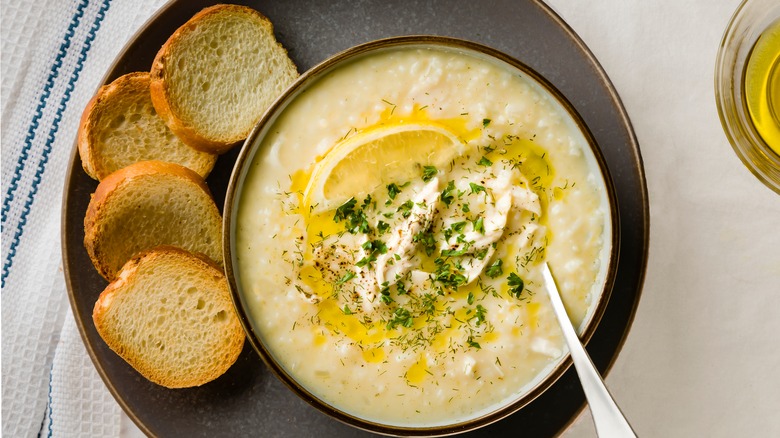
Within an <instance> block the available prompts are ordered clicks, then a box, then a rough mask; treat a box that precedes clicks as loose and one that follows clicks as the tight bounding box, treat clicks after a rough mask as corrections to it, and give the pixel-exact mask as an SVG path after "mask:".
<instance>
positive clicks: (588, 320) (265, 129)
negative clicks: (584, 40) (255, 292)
mask: <svg viewBox="0 0 780 438" xmlns="http://www.w3.org/2000/svg"><path fill="white" fill-rule="evenodd" d="M400 47H412V48H431V49H437V48H438V49H448V50H452V49H454V50H457V51H458V52H462V53H465V54H467V55H470V56H475V57H477V58H481V59H488V60H489V61H491V63H493V64H494V65H496V66H498V68H501V69H505V70H507V71H510V72H513V73H520V74H522V75H524V76H525V77H526V78H529V79H530V80H531V81H532V82H536V83H537V84H538V85H539V86H540V88H541V90H543V92H546V93H547V94H548V95H549V96H550V97H551V98H552V99H553V100H554V101H556V102H557V103H558V104H560V107H561V108H562V109H563V111H565V112H566V113H568V116H569V117H570V118H571V120H572V121H573V122H574V124H575V126H576V127H578V128H579V131H580V132H581V134H582V136H583V137H584V139H585V141H586V142H587V144H588V145H589V146H590V148H589V151H585V156H586V161H588V162H589V163H588V165H589V167H590V170H591V171H592V172H593V173H594V174H598V175H600V176H601V178H602V181H601V183H602V184H601V187H599V189H601V188H602V187H603V190H604V191H605V193H603V196H604V198H605V199H606V204H608V209H609V212H608V213H609V217H608V218H606V221H605V222H606V224H607V228H609V229H606V230H605V232H604V237H605V239H604V241H605V242H604V244H605V245H607V246H608V251H605V252H604V253H603V254H604V257H603V258H604V260H601V261H600V262H601V266H603V268H602V269H603V271H602V274H601V275H600V276H599V279H600V280H601V284H599V285H597V287H596V289H600V291H599V292H600V293H598V294H597V295H595V296H594V298H593V300H592V302H591V304H590V310H589V312H588V314H587V315H586V317H585V321H584V322H583V323H582V325H581V327H580V331H581V338H582V340H583V342H587V341H588V340H589V339H590V338H591V336H592V335H593V333H594V332H595V330H596V329H597V327H598V325H599V322H600V321H601V317H602V315H603V314H604V310H605V309H606V307H607V304H608V301H609V296H610V293H611V290H612V287H613V284H614V280H615V273H616V268H617V255H618V248H619V239H620V230H619V225H618V224H619V221H618V208H617V202H616V197H615V190H614V187H613V184H612V179H611V178H610V175H609V171H608V169H607V166H606V164H605V162H604V159H603V157H602V155H601V152H600V150H599V148H598V147H597V145H596V143H595V140H594V139H593V136H592V135H591V133H590V130H589V129H588V127H587V126H586V125H585V123H584V122H583V121H582V118H581V117H580V116H579V115H578V114H577V112H576V111H575V110H574V107H573V106H572V105H571V104H570V103H569V102H568V100H567V99H566V98H565V97H564V96H563V95H562V94H561V93H560V92H559V91H558V90H557V89H556V88H555V87H554V86H553V85H552V84H550V83H549V82H548V81H547V80H546V79H544V78H543V77H542V76H541V75H539V74H538V73H536V72H535V71H533V70H532V69H531V68H530V67H528V66H527V65H525V64H523V63H522V62H520V61H518V60H516V59H513V58H512V57H510V56H508V55H506V54H504V53H502V52H500V51H497V50H495V49H492V48H489V47H487V46H483V45H480V44H476V43H473V42H469V41H465V40H459V39H453V38H446V37H436V36H406V37H395V38H388V39H382V40H378V41H373V42H369V43H365V44H362V45H359V46H356V47H353V48H351V49H348V50H346V51H343V52H341V53H338V54H336V55H334V56H333V57H331V58H329V59H327V60H325V61H323V62H322V63H320V64H319V65H317V66H315V67H314V68H312V69H310V70H309V71H307V72H306V73H305V74H304V75H302V76H301V77H300V78H299V80H298V81H296V82H295V83H294V84H293V85H292V86H291V87H290V88H289V89H288V90H287V91H286V92H285V93H284V94H283V95H282V96H280V97H279V99H278V100H276V102H275V103H274V104H273V105H272V106H271V107H270V108H269V109H268V111H267V112H266V113H265V115H264V116H263V117H262V118H261V120H260V121H259V122H258V124H257V126H256V127H255V128H254V130H253V131H252V133H251V134H250V135H249V138H247V140H246V142H245V143H244V146H243V149H242V151H241V153H240V155H239V157H238V160H237V162H236V166H235V168H234V170H233V174H232V176H231V180H230V184H229V186H228V190H227V197H226V201H225V208H224V215H225V218H224V229H223V236H224V240H223V249H224V254H225V264H226V273H227V276H228V279H229V282H230V287H231V290H232V294H233V300H234V302H235V304H236V307H237V310H238V314H239V316H240V319H241V321H242V324H243V325H244V328H245V330H246V332H247V335H248V339H249V341H250V343H251V344H252V346H253V347H254V348H255V349H256V350H257V352H258V353H259V355H260V357H261V358H262V359H263V361H264V362H265V363H266V364H267V365H268V366H269V367H270V368H271V369H272V370H273V371H274V373H275V374H276V375H277V377H278V378H279V379H281V381H282V382H284V383H285V384H286V385H287V386H288V387H289V388H290V389H291V390H292V391H293V392H294V393H296V394H297V395H298V396H300V397H301V398H302V399H304V400H305V401H307V402H308V403H309V404H311V405H312V406H314V407H315V408H317V409H319V410H320V411H322V412H324V413H326V414H327V415H330V416H331V417H333V418H336V419H338V420H340V421H342V422H344V423H347V424H349V425H352V426H355V427H357V428H360V429H364V430H368V431H372V432H376V433H382V434H388V435H415V436H419V435H425V436H436V435H448V434H453V433H459V432H464V431H468V430H472V429H476V428H479V427H482V426H485V425H487V424H490V423H493V422H495V421H498V420H500V419H502V418H504V417H506V416H508V415H510V414H512V413H514V412H516V411H518V410H520V409H522V408H523V407H524V406H526V405H527V404H528V403H530V402H531V401H532V400H534V399H535V398H537V397H538V396H539V395H540V394H542V393H543V392H544V391H545V390H547V389H548V388H550V387H551V386H552V385H553V383H555V381H556V380H558V379H559V378H560V377H561V375H563V373H564V372H565V371H566V370H567V368H569V366H570V365H571V360H570V359H569V358H568V356H564V357H562V358H561V359H560V360H558V362H557V364H555V365H554V366H553V367H547V368H546V369H545V370H543V371H542V372H541V374H540V376H537V378H536V379H535V380H534V381H533V382H532V383H531V384H530V385H527V386H526V387H525V390H524V391H522V392H520V393H519V394H520V395H519V396H517V397H515V398H514V399H512V400H510V401H509V402H507V403H504V404H503V405H501V406H499V407H497V408H495V409H493V410H492V411H491V412H489V413H487V414H484V415H472V417H470V418H467V419H465V420H458V421H457V422H454V423H452V424H446V425H435V426H430V427H428V426H421V427H420V426H415V427H406V426H398V425H391V424H382V423H377V422H375V421H371V420H368V419H365V418H360V417H358V416H355V415H353V414H350V413H347V412H345V411H344V410H342V409H341V408H340V407H339V406H337V404H336V403H334V404H330V403H328V402H326V401H324V400H322V399H321V398H319V397H318V396H317V395H315V394H314V393H313V392H311V391H309V390H308V389H307V388H306V387H304V385H302V384H301V383H300V382H299V381H298V380H297V379H296V377H295V375H294V374H292V373H290V372H288V370H286V369H285V368H284V367H283V366H282V365H281V364H280V363H279V362H277V360H276V359H275V356H276V355H275V354H274V351H273V349H272V348H271V347H269V345H267V344H266V343H265V342H264V340H263V336H262V335H261V334H260V332H261V329H260V325H259V323H258V322H257V321H256V320H255V319H253V317H252V316H251V314H252V312H251V311H250V308H249V306H250V305H249V300H248V298H247V297H246V296H245V292H244V288H243V287H242V283H241V277H242V273H241V271H240V269H239V267H238V266H239V265H238V263H237V250H236V230H237V226H236V220H237V219H236V218H237V216H238V211H239V210H240V209H241V208H242V203H241V199H242V194H243V193H244V181H245V179H246V178H247V175H248V172H249V170H250V169H251V168H252V167H254V166H253V165H252V164H253V163H254V162H255V157H256V156H257V154H258V153H261V152H262V151H263V148H262V144H263V139H264V138H265V137H266V135H268V133H269V131H271V130H272V129H273V127H274V123H275V122H276V120H277V119H278V118H279V117H281V115H283V114H284V113H285V110H286V108H288V106H289V105H291V103H292V102H296V101H300V100H304V101H305V99H306V98H307V94H306V93H305V91H306V90H307V89H308V88H309V87H311V86H313V85H315V84H317V83H318V82H319V81H320V80H322V79H323V78H324V77H326V76H327V75H328V74H329V73H331V72H333V71H334V70H336V69H338V68H340V67H341V66H343V65H346V64H349V63H351V62H352V61H354V60H356V59H358V58H362V57H364V56H369V55H371V54H373V53H377V52H381V51H385V50H392V49H396V48H400ZM588 152H589V153H590V155H589V154H588ZM597 186H598V184H597ZM545 372H546V374H544V373H545ZM518 390H520V388H518Z"/></svg>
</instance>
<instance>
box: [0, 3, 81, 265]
mask: <svg viewBox="0 0 780 438" xmlns="http://www.w3.org/2000/svg"><path fill="white" fill-rule="evenodd" d="M88 4H89V2H88V0H82V1H81V2H80V3H79V5H78V7H76V13H75V14H73V17H71V19H70V25H69V26H68V30H67V31H65V39H64V40H63V41H62V44H60V50H59V52H57V56H56V57H55V58H54V64H52V66H51V70H50V71H49V77H48V78H46V85H44V87H43V92H42V93H41V97H40V98H39V99H38V106H37V107H36V108H35V114H34V115H33V118H32V121H31V122H30V126H29V127H28V128H27V137H25V139H24V146H23V147H22V153H21V154H20V155H19V158H18V159H17V162H16V169H14V176H13V177H12V178H11V182H10V183H9V184H8V190H7V191H6V193H5V198H4V199H3V209H2V227H3V228H5V221H6V220H7V219H8V211H9V210H10V209H11V202H12V201H13V200H14V192H15V191H16V189H17V187H18V182H19V179H20V178H21V177H22V171H23V170H24V166H25V164H26V163H27V158H28V157H29V155H28V152H29V150H30V149H31V148H32V142H33V140H34V139H35V134H36V132H37V130H38V121H39V120H40V119H41V117H43V109H44V108H45V107H46V103H47V100H49V95H50V94H51V89H52V87H53V86H54V80H55V79H56V78H57V76H59V73H60V67H62V60H63V59H65V56H66V55H67V54H68V48H69V47H70V40H71V39H72V38H73V35H74V34H75V33H76V28H77V27H79V23H80V22H81V18H82V17H83V16H84V9H86V7H87V5H88ZM3 278H5V277H3Z"/></svg>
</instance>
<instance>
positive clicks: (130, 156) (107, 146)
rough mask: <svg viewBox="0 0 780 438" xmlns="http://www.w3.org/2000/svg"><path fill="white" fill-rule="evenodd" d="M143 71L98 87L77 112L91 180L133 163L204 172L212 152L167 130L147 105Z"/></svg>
mask: <svg viewBox="0 0 780 438" xmlns="http://www.w3.org/2000/svg"><path fill="white" fill-rule="evenodd" d="M149 82H150V81H149V73H148V72H139V73H129V74H126V75H124V76H121V77H119V78H117V79H116V80H115V81H113V82H111V83H110V84H108V85H105V86H103V87H101V88H100V90H98V92H97V94H96V95H95V96H94V97H93V98H92V100H91V101H90V102H89V103H88V104H87V107H86V108H85V109H84V113H83V115H82V116H81V124H80V126H79V130H78V136H77V144H78V148H79V154H80V155H81V163H82V166H83V167H84V171H86V172H87V174H89V176H91V177H92V178H95V179H96V180H102V179H103V178H105V177H106V176H108V175H109V174H111V173H113V172H114V171H117V170H119V169H121V168H123V167H126V166H129V165H130V164H133V163H136V162H139V161H148V160H160V161H167V162H171V163H177V164H181V165H182V166H184V167H188V168H190V169H192V170H194V171H195V172H197V173H198V174H199V175H200V176H202V177H204V178H205V177H206V176H208V174H209V172H211V169H212V168H213V167H214V163H215V162H216V160H217V156H216V155H214V154H209V153H206V152H201V151H198V150H195V149H193V148H191V147H189V146H187V145H186V144H184V143H183V142H182V141H181V140H179V138H178V137H176V135H174V134H173V132H172V131H171V130H170V129H168V127H167V126H166V125H165V123H164V122H163V120H162V119H161V118H160V117H158V116H157V112H156V111H155V109H154V106H152V97H151V93H150V91H149Z"/></svg>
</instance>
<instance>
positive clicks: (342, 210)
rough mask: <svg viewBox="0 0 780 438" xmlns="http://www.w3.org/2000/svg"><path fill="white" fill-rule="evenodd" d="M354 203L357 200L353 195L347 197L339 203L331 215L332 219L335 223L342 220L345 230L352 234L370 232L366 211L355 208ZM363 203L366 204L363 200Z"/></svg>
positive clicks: (355, 203)
mask: <svg viewBox="0 0 780 438" xmlns="http://www.w3.org/2000/svg"><path fill="white" fill-rule="evenodd" d="M369 203H370V201H369ZM355 205H357V200H356V199H355V198H354V197H353V198H349V200H348V201H347V202H345V203H343V204H341V206H340V207H339V208H337V209H336V213H335V214H334V215H333V221H334V222H336V223H339V222H341V221H344V222H345V225H346V228H347V231H349V232H350V233H352V234H357V233H363V234H367V233H369V232H371V226H370V225H369V224H368V219H367V218H366V213H365V212H364V211H363V209H362V208H357V209H356V208H355ZM363 205H366V203H365V202H364V203H363Z"/></svg>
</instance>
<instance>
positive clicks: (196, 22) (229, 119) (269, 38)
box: [151, 5, 298, 153]
mask: <svg viewBox="0 0 780 438" xmlns="http://www.w3.org/2000/svg"><path fill="white" fill-rule="evenodd" d="M297 77H298V71H297V68H296V67H295V65H294V64H293V62H292V61H291V60H290V58H288V57H287V51H286V50H285V49H284V48H283V47H282V46H281V44H279V43H278V42H277V41H276V38H275V37H274V33H273V25H272V24H271V22H270V21H269V20H268V19H267V18H266V17H265V16H263V15H262V14H260V13H259V12H257V11H255V10H253V9H250V8H247V7H244V6H238V5H217V6H212V7H209V8H206V9H204V10H202V11H200V12H199V13H197V14H196V15H195V16H193V17H192V18H191V19H190V20H189V21H187V22H186V23H185V24H184V25H183V26H181V27H180V28H179V29H178V30H176V32H175V33H174V34H173V35H171V37H170V38H169V39H168V41H167V42H166V43H165V44H164V45H163V46H162V48H161V49H160V51H159V52H158V53H157V56H156V57H155V59H154V63H153V64H152V70H151V78H152V81H151V92H152V102H153V103H154V107H155V108H156V109H157V112H158V113H159V114H160V116H161V117H162V119H163V120H164V121H165V123H166V124H167V125H168V127H170V128H171V130H172V131H173V132H175V133H176V135H178V136H179V137H180V138H181V139H182V141H184V142H185V143H187V144H188V145H190V146H192V147H193V148H196V149H198V150H202V151H206V152H214V153H224V152H226V151H228V150H229V149H230V148H231V147H233V146H234V145H235V144H236V143H237V142H239V141H241V140H243V139H245V138H246V137H247V135H249V132H250V131H251V130H252V127H253V126H254V125H255V123H257V121H258V120H259V119H260V117H261V116H262V115H263V112H264V111H265V110H266V109H267V108H268V107H269V106H270V104H271V103H272V102H273V101H274V100H275V99H276V98H277V97H278V96H279V95H280V94H281V93H282V91H283V90H284V89H285V88H286V87H287V86H288V85H290V84H291V83H292V82H293V81H294V80H295V79H296V78H297Z"/></svg>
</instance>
